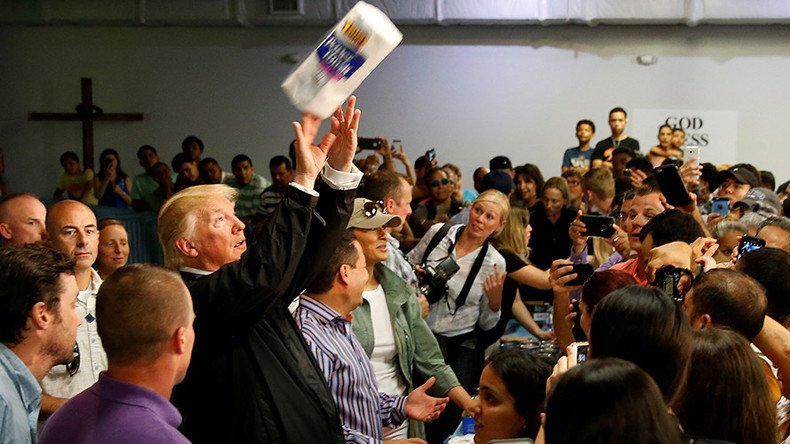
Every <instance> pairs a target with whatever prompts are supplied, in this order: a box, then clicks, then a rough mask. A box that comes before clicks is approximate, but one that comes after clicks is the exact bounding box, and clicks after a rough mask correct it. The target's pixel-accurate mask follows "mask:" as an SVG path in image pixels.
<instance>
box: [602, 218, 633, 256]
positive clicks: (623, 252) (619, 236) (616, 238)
mask: <svg viewBox="0 0 790 444" xmlns="http://www.w3.org/2000/svg"><path fill="white" fill-rule="evenodd" d="M613 227H614V234H613V235H612V237H610V238H609V239H604V240H605V241H606V243H607V244H609V245H611V246H613V247H614V249H615V251H617V252H618V253H620V256H623V257H624V258H628V257H630V256H631V244H630V243H629V242H628V233H626V232H625V230H623V229H622V228H620V226H619V225H617V224H615V225H613Z"/></svg>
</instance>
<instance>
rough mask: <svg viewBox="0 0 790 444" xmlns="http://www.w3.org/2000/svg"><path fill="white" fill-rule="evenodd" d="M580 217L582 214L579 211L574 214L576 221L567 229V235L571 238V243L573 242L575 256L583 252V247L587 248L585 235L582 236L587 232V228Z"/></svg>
mask: <svg viewBox="0 0 790 444" xmlns="http://www.w3.org/2000/svg"><path fill="white" fill-rule="evenodd" d="M581 217H582V212H581V210H579V212H578V213H576V219H574V220H573V222H571V225H570V226H569V227H568V235H569V236H570V238H571V242H573V252H574V253H576V254H579V253H581V252H582V251H583V250H584V247H586V246H587V239H588V237H587V236H586V235H584V234H582V233H586V232H587V226H586V225H585V224H584V222H582V220H581Z"/></svg>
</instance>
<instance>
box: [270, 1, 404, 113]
mask: <svg viewBox="0 0 790 444" xmlns="http://www.w3.org/2000/svg"><path fill="white" fill-rule="evenodd" d="M402 39H403V34H401V33H400V31H398V28H396V27H395V25H393V24H392V22H391V21H390V19H389V18H387V16H386V15H384V13H383V12H381V11H380V10H379V9H377V8H376V7H374V6H371V5H369V4H367V3H365V2H358V3H357V4H356V5H354V7H353V8H351V10H350V11H348V14H346V16H345V17H343V19H342V20H340V22H339V23H338V24H337V25H336V26H335V27H334V28H333V29H332V30H331V31H329V33H328V34H327V35H326V36H324V38H323V39H321V42H320V43H319V44H318V46H317V47H316V48H315V49H314V50H313V51H311V52H310V54H308V55H307V57H306V58H305V59H304V60H303V61H302V63H300V64H299V66H298V67H296V69H294V70H293V71H291V73H290V74H289V75H288V77H286V78H285V80H284V81H283V83H282V85H281V86H282V89H283V91H284V92H285V95H286V96H288V99H289V100H290V101H291V103H292V104H293V105H294V106H295V107H297V108H298V109H299V110H301V111H302V112H308V113H311V114H314V115H316V116H318V117H320V118H322V119H323V118H326V117H329V116H330V115H332V113H333V112H335V110H336V109H337V107H338V106H340V105H341V104H343V102H344V101H345V100H346V99H347V98H348V97H349V96H350V95H351V94H352V93H353V92H354V90H355V89H357V87H358V86H359V85H360V84H361V83H362V81H363V80H365V78H366V77H367V76H368V74H370V73H371V72H372V71H373V69H374V68H376V66H378V64H379V63H381V61H382V60H384V57H386V56H387V54H389V53H390V52H392V50H393V49H395V47H396V46H398V44H399V43H400V41H401V40H402Z"/></svg>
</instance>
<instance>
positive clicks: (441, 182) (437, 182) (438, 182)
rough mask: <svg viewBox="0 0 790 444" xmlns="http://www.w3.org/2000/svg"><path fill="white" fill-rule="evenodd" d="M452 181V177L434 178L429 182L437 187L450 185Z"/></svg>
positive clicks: (431, 185)
mask: <svg viewBox="0 0 790 444" xmlns="http://www.w3.org/2000/svg"><path fill="white" fill-rule="evenodd" d="M449 183H450V179H441V180H438V179H437V180H433V181H431V183H429V184H428V186H430V187H431V188H436V187H438V186H441V185H448V184H449Z"/></svg>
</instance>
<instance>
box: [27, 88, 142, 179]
mask: <svg viewBox="0 0 790 444" xmlns="http://www.w3.org/2000/svg"><path fill="white" fill-rule="evenodd" d="M76 111H77V112H76V113H29V114H28V119H30V120H50V121H82V163H83V165H84V168H90V169H93V122H94V121H105V122H107V121H111V122H131V121H138V120H143V114H142V113H105V112H103V111H102V109H101V108H99V107H98V106H95V105H94V104H93V82H92V80H91V79H90V78H83V79H82V102H81V103H80V104H79V105H77V107H76Z"/></svg>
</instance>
